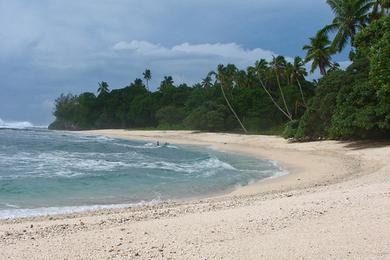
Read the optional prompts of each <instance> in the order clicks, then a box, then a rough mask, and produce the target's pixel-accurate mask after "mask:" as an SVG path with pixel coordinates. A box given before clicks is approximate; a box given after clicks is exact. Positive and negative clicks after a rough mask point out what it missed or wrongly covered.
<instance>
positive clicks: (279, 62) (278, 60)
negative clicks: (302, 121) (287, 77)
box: [270, 56, 291, 117]
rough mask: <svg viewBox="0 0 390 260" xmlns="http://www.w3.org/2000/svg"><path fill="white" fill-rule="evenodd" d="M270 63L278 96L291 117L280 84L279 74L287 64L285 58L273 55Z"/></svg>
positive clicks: (282, 72)
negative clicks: (278, 92)
mask: <svg viewBox="0 0 390 260" xmlns="http://www.w3.org/2000/svg"><path fill="white" fill-rule="evenodd" d="M270 65H271V69H272V70H273V72H274V73H275V76H276V82H277V83H278V87H279V91H280V96H281V97H282V100H283V104H284V108H285V109H286V112H287V114H289V115H290V117H291V113H290V110H289V109H288V106H287V103H286V98H285V97H284V93H283V90H282V86H281V84H280V76H281V75H283V74H285V71H286V65H287V64H286V60H285V58H284V57H283V56H277V57H275V56H273V58H272V61H271V62H270Z"/></svg>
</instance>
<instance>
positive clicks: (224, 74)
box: [209, 64, 248, 133]
mask: <svg viewBox="0 0 390 260" xmlns="http://www.w3.org/2000/svg"><path fill="white" fill-rule="evenodd" d="M233 66H234V65H233ZM233 66H229V65H228V66H226V67H225V66H223V65H222V64H220V65H218V68H217V72H214V71H212V72H210V73H209V76H210V77H211V76H212V75H214V76H215V78H216V81H219V83H220V84H219V85H220V87H221V92H222V95H223V98H224V99H225V101H226V104H227V105H228V107H229V109H230V111H231V112H232V114H233V115H234V117H235V118H236V119H237V121H238V123H239V124H240V126H241V128H242V130H244V132H245V133H247V132H248V131H247V130H246V128H245V126H244V124H243V123H242V122H241V120H240V118H239V117H238V115H237V113H236V111H234V108H233V106H232V105H231V104H230V102H229V99H228V98H227V96H226V93H225V88H228V86H232V81H231V78H232V76H233V75H232V73H233V72H234V70H235V66H234V68H233Z"/></svg>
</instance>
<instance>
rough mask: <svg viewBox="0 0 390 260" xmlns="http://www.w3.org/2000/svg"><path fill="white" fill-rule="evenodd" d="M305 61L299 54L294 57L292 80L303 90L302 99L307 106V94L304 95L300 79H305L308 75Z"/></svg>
mask: <svg viewBox="0 0 390 260" xmlns="http://www.w3.org/2000/svg"><path fill="white" fill-rule="evenodd" d="M304 65H305V63H304V62H303V60H302V58H301V57H299V56H297V57H295V58H294V63H293V64H292V73H291V74H290V77H291V82H293V81H296V82H297V84H298V86H299V91H300V92H301V96H302V101H303V104H304V105H305V107H307V105H306V101H305V96H304V95H303V90H302V85H301V81H300V79H304V78H305V77H306V76H307V72H306V68H305V66H304Z"/></svg>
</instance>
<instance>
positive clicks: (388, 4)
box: [369, 0, 390, 22]
mask: <svg viewBox="0 0 390 260" xmlns="http://www.w3.org/2000/svg"><path fill="white" fill-rule="evenodd" d="M389 8H390V0H375V1H374V4H373V7H372V11H371V13H370V14H369V20H370V22H371V21H373V20H377V19H379V18H381V17H382V16H384V15H386V14H387V13H388V11H387V10H388V9H389Z"/></svg>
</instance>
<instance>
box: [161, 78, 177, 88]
mask: <svg viewBox="0 0 390 260" xmlns="http://www.w3.org/2000/svg"><path fill="white" fill-rule="evenodd" d="M173 83H174V81H173V78H172V76H164V79H163V81H161V83H160V90H161V91H164V90H166V89H168V88H171V87H174V85H173Z"/></svg>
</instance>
